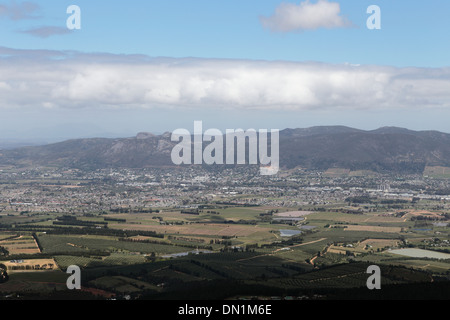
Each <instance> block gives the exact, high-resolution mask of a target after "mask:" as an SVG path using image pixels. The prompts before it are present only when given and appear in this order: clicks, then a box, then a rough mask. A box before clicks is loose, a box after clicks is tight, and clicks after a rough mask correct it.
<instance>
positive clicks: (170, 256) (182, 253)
mask: <svg viewBox="0 0 450 320" xmlns="http://www.w3.org/2000/svg"><path fill="white" fill-rule="evenodd" d="M204 253H214V251H210V250H199V251H197V250H193V251H188V252H179V253H172V254H166V255H164V256H162V257H163V258H166V259H168V258H181V257H186V256H188V255H190V254H204Z"/></svg>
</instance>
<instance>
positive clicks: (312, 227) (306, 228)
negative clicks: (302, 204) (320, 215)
mask: <svg viewBox="0 0 450 320" xmlns="http://www.w3.org/2000/svg"><path fill="white" fill-rule="evenodd" d="M315 228H317V227H316V226H301V227H300V229H301V230H312V229H315Z"/></svg>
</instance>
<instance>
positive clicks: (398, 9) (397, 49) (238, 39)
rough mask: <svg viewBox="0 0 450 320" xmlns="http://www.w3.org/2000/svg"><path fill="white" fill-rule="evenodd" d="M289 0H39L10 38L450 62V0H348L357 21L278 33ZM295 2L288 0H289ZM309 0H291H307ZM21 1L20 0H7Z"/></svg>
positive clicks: (119, 47) (76, 45)
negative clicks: (73, 19)
mask: <svg viewBox="0 0 450 320" xmlns="http://www.w3.org/2000/svg"><path fill="white" fill-rule="evenodd" d="M282 2H283V1H279V0H275V1H274V0H245V1H234V0H231V1H211V0H193V1H184V0H166V1H154V0H153V1H152V0H149V1H141V0H130V1H119V0H118V1H106V0H96V1H86V0H84V1H83V0H78V1H34V3H36V4H37V5H38V6H39V8H38V9H36V11H35V12H34V13H33V14H32V16H34V17H35V18H34V19H23V20H11V19H1V20H0V26H1V31H0V35H1V39H2V45H3V46H6V47H11V48H22V49H38V48H39V49H55V50H77V51H83V52H109V53H117V54H122V53H126V54H135V53H140V54H146V55H149V56H153V57H155V56H164V57H204V58H232V59H264V60H289V61H321V62H330V63H344V62H349V63H360V64H382V65H395V66H422V67H439V66H448V65H450V62H449V59H450V57H449V55H448V52H449V50H450V33H449V32H448V30H450V18H449V17H448V15H449V14H450V2H449V1H446V0H431V1H415V0H413V1H392V0H388V1H384V0H370V1H364V0H345V1H333V2H336V3H339V4H340V8H341V15H342V16H344V17H346V18H348V19H349V20H350V21H351V22H352V23H353V24H354V26H353V27H350V28H339V29H334V30H327V29H321V30H312V31H304V32H290V33H274V32H271V31H270V30H267V29H265V28H264V27H262V25H261V23H260V20H259V17H261V16H270V15H272V14H273V13H274V11H275V8H276V7H277V6H278V5H280V4H281V3H282ZM285 2H288V1H285ZM300 2H301V1H291V3H296V4H299V3H300ZM1 3H5V4H7V5H8V4H14V3H16V4H20V3H21V2H20V1H2V2H1ZM71 4H76V5H78V6H79V7H80V8H81V10H82V11H81V12H82V30H80V31H76V32H74V33H73V34H70V35H64V36H62V35H55V36H52V37H48V38H46V39H42V38H37V37H33V36H30V35H29V34H21V33H20V31H25V30H29V29H33V28H37V27H41V26H55V27H61V28H64V27H65V26H66V19H67V17H68V16H69V15H68V14H66V8H67V7H68V6H69V5H71ZM371 4H376V5H378V6H379V7H380V8H381V13H382V29H381V30H368V29H367V28H366V20H367V18H368V17H369V16H370V15H369V14H367V13H366V9H367V8H368V6H369V5H371Z"/></svg>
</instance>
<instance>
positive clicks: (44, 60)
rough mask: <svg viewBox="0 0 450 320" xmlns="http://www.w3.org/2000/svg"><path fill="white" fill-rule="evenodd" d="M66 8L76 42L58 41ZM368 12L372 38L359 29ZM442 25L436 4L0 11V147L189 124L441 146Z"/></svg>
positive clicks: (190, 4) (58, 4) (116, 5)
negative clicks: (394, 129) (422, 139)
mask: <svg viewBox="0 0 450 320" xmlns="http://www.w3.org/2000/svg"><path fill="white" fill-rule="evenodd" d="M72 4H75V5H78V6H79V7H80V9H81V30H74V31H69V30H67V27H66V19H67V18H68V17H69V15H68V14H67V13H66V9H67V7H68V6H70V5H72ZM318 4H322V7H321V8H322V9H320V10H318V9H317V8H319V7H318V6H317V5H318ZM373 4H375V5H378V6H379V7H380V9H381V30H369V29H367V27H366V20H367V19H368V17H369V16H370V14H367V12H366V10H367V8H368V7H369V5H373ZM315 6H316V7H315ZM309 9H311V10H309ZM308 10H309V11H308ZM336 10H337V11H336ZM277 12H278V13H277ZM449 15H450V2H449V1H448V0H430V1H415V0H413V1H392V0H389V1H385V0H371V1H366V0H341V1H338V0H310V1H303V0H301V1H279V0H244V1H237V0H236V1H235V0H230V1H215V0H193V1H186V0H165V1H151V0H150V1H142V0H130V1H126V2H125V1H119V0H116V1H105V0H95V1H92V0H91V1H87V0H73V1H54V0H52V1H33V0H30V1H20V0H15V1H0V39H1V41H0V46H1V47H2V48H3V50H1V51H3V52H0V58H1V61H0V66H1V68H0V113H1V115H2V118H3V121H4V125H3V126H2V128H0V134H1V136H2V137H4V138H9V137H13V136H17V137H18V136H20V137H21V138H23V139H27V138H31V137H37V136H39V137H41V138H42V139H47V140H58V139H64V138H67V137H77V136H83V135H85V136H90V135H105V136H106V135H108V136H109V135H131V134H134V133H137V132H139V131H152V132H164V131H168V130H174V129H176V128H179V127H188V128H189V126H192V124H193V121H194V120H204V121H205V122H206V124H205V126H207V127H218V128H221V129H224V128H236V127H244V128H250V127H259V128H268V129H269V128H279V129H283V128H286V127H307V126H314V125H335V124H339V125H348V126H353V127H358V128H362V129H375V128H377V127H380V126H385V125H392V126H403V127H408V128H411V129H420V130H422V129H436V130H442V131H446V132H450V123H448V121H446V120H445V119H448V117H447V116H450V101H449V98H450V95H447V94H446V92H450V68H449V67H450V61H449V59H450V55H449V52H450V32H449V30H450V19H449V18H448V16H449ZM288 16H289V17H290V19H291V20H289V19H288ZM287 20H289V21H290V22H289V23H287V22H286V21H287ZM283 28H284V29H283ZM282 29H283V30H282ZM165 58H170V59H169V60H167V59H165ZM105 61H106V62H105ZM40 75H42V77H40ZM272 75H273V76H272ZM158 79H159V80H158ZM278 85H279V86H278ZM2 100H3V102H2ZM18 119H20V120H18ZM36 120H38V121H36ZM24 124H25V126H24ZM24 127H26V128H24ZM80 128H81V129H80ZM0 140H1V139H0Z"/></svg>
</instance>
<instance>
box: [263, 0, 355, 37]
mask: <svg viewBox="0 0 450 320" xmlns="http://www.w3.org/2000/svg"><path fill="white" fill-rule="evenodd" d="M340 12H341V8H340V5H339V3H336V2H328V1H327V0H319V1H318V2H317V3H311V2H310V1H309V0H306V1H304V2H302V3H300V4H298V5H297V4H294V3H282V4H280V5H279V6H278V7H277V8H276V9H275V13H274V14H273V15H272V16H270V17H261V18H260V21H261V23H262V25H263V26H264V27H265V28H268V29H270V30H272V31H275V32H293V31H297V32H298V31H305V30H316V29H320V28H326V29H333V28H343V27H349V26H351V25H352V24H351V22H350V21H348V20H347V19H345V18H344V17H342V16H341V15H340Z"/></svg>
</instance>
